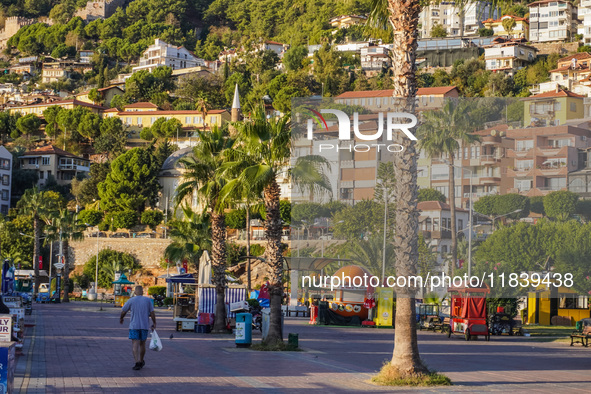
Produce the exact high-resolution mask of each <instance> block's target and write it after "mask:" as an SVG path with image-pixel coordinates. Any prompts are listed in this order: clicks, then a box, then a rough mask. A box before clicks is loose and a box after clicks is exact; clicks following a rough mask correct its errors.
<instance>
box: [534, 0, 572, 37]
mask: <svg viewBox="0 0 591 394" xmlns="http://www.w3.org/2000/svg"><path fill="white" fill-rule="evenodd" d="M528 7H529V39H530V41H531V42H547V41H569V40H570V39H571V38H573V37H574V35H575V34H576V32H577V7H575V6H573V5H572V4H571V3H570V2H569V1H567V0H541V1H535V2H533V3H530V4H529V5H528Z"/></svg>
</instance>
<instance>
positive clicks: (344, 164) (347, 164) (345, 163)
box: [341, 160, 355, 168]
mask: <svg viewBox="0 0 591 394" xmlns="http://www.w3.org/2000/svg"><path fill="white" fill-rule="evenodd" d="M341 168H355V160H341Z"/></svg>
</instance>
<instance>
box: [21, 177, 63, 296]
mask: <svg viewBox="0 0 591 394" xmlns="http://www.w3.org/2000/svg"><path fill="white" fill-rule="evenodd" d="M16 206H17V208H18V209H19V211H20V213H21V214H22V215H27V216H30V217H32V218H33V269H34V270H35V288H34V293H33V295H34V296H36V295H37V293H38V292H39V264H38V261H39V256H40V254H41V230H42V227H43V221H42V220H43V218H45V217H46V216H48V215H49V214H50V213H51V212H52V211H54V210H55V209H57V207H56V206H55V200H53V199H50V198H47V196H46V192H43V191H40V190H39V189H38V188H37V187H34V188H32V189H27V190H26V191H25V193H24V194H23V196H22V198H21V199H20V200H19V201H18V203H17V204H16Z"/></svg>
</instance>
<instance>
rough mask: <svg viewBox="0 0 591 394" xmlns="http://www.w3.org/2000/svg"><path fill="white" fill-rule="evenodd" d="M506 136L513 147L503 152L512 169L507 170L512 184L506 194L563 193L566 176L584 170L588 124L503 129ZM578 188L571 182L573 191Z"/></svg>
mask: <svg viewBox="0 0 591 394" xmlns="http://www.w3.org/2000/svg"><path fill="white" fill-rule="evenodd" d="M507 136H508V137H509V138H512V139H513V140H514V141H515V147H514V148H512V149H508V150H507V156H508V157H510V158H513V159H514V166H513V167H512V168H508V169H507V177H508V178H510V179H512V180H513V183H514V187H513V188H512V189H509V190H508V192H509V193H521V194H524V195H527V196H543V195H546V194H548V193H551V192H553V191H557V190H566V189H567V187H568V185H569V184H568V182H567V181H568V179H569V175H570V174H571V173H575V172H577V171H578V170H580V169H582V168H583V167H584V165H585V159H586V157H585V152H586V151H587V150H588V149H589V148H590V147H591V130H589V124H588V122H582V123H580V124H576V123H573V125H571V124H568V125H560V126H551V127H530V128H525V129H513V130H507ZM577 178H578V179H579V180H581V177H580V176H579V177H577V176H575V179H577ZM579 186H583V185H580V184H579V183H578V182H574V183H573V188H575V187H579Z"/></svg>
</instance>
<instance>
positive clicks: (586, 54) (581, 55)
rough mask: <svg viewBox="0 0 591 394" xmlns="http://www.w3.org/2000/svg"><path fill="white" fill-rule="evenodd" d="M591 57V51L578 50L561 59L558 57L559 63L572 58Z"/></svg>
mask: <svg viewBox="0 0 591 394" xmlns="http://www.w3.org/2000/svg"><path fill="white" fill-rule="evenodd" d="M589 58H591V53H589V52H577V53H575V54H573V55H570V56H567V57H563V58H561V59H558V63H563V62H568V61H571V60H572V59H577V60H585V59H589Z"/></svg>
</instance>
